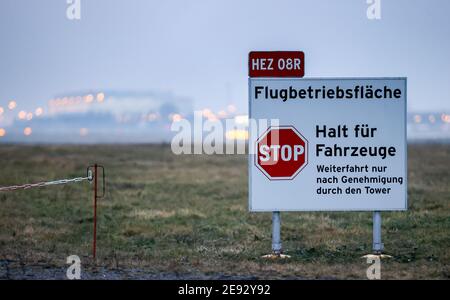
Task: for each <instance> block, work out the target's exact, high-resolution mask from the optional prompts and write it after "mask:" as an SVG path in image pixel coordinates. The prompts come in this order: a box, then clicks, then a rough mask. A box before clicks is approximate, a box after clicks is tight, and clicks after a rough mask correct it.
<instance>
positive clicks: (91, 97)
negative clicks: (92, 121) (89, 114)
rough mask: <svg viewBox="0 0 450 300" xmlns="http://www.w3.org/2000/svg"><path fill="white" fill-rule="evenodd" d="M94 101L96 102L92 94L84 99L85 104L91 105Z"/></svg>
mask: <svg viewBox="0 0 450 300" xmlns="http://www.w3.org/2000/svg"><path fill="white" fill-rule="evenodd" d="M92 101H94V96H93V95H92V94H89V95H86V96H85V97H84V102H86V103H91V102H92Z"/></svg>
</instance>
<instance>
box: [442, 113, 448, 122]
mask: <svg viewBox="0 0 450 300" xmlns="http://www.w3.org/2000/svg"><path fill="white" fill-rule="evenodd" d="M441 120H442V122H444V123H450V115H446V114H442V116H441Z"/></svg>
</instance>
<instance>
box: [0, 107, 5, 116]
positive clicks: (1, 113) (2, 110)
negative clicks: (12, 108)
mask: <svg viewBox="0 0 450 300" xmlns="http://www.w3.org/2000/svg"><path fill="white" fill-rule="evenodd" d="M4 112H5V110H4V109H3V107H1V106H0V115H3V113H4Z"/></svg>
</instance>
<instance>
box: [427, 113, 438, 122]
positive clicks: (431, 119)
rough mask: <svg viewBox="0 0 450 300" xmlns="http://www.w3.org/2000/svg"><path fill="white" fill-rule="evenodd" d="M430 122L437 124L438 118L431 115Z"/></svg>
mask: <svg viewBox="0 0 450 300" xmlns="http://www.w3.org/2000/svg"><path fill="white" fill-rule="evenodd" d="M428 121H430V123H434V122H436V118H435V117H434V116H433V115H429V116H428Z"/></svg>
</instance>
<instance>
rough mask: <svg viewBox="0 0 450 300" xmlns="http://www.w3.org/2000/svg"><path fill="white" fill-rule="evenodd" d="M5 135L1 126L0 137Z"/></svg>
mask: <svg viewBox="0 0 450 300" xmlns="http://www.w3.org/2000/svg"><path fill="white" fill-rule="evenodd" d="M5 135H6V130H5V129H3V128H0V137H4V136H5Z"/></svg>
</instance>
